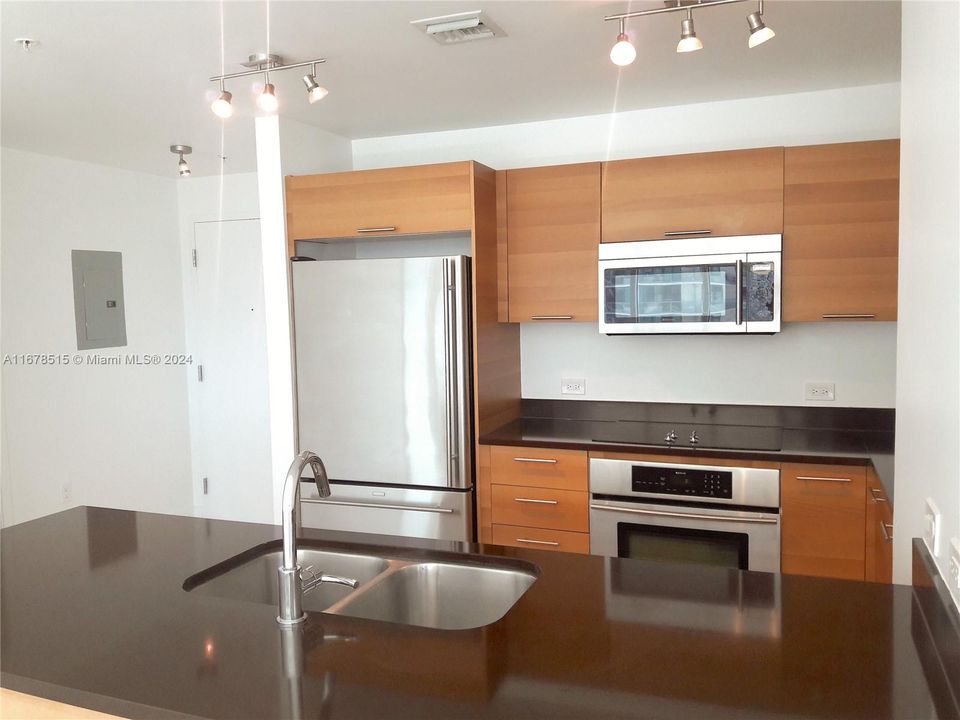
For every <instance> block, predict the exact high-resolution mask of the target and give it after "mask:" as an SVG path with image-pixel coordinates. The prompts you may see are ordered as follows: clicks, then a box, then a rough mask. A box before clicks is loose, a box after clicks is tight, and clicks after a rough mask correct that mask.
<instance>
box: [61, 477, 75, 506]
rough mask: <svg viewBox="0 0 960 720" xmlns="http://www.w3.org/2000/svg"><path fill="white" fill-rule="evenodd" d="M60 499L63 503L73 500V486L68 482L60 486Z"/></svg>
mask: <svg viewBox="0 0 960 720" xmlns="http://www.w3.org/2000/svg"><path fill="white" fill-rule="evenodd" d="M60 499H61V500H63V501H64V502H65V503H68V502H71V501H72V500H73V485H71V484H70V483H68V482H65V483H63V484H62V485H60Z"/></svg>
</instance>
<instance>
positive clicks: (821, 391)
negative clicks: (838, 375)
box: [803, 382, 837, 402]
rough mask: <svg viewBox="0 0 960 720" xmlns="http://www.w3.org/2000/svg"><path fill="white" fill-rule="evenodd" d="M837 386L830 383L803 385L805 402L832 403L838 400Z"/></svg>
mask: <svg viewBox="0 0 960 720" xmlns="http://www.w3.org/2000/svg"><path fill="white" fill-rule="evenodd" d="M835 390H836V385H834V384H833V383H828V382H808V383H804V385H803V399H804V400H819V401H821V402H830V401H832V400H836V399H837V395H836V392H835Z"/></svg>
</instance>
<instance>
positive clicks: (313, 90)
mask: <svg viewBox="0 0 960 720" xmlns="http://www.w3.org/2000/svg"><path fill="white" fill-rule="evenodd" d="M303 84H304V85H305V86H306V88H307V101H308V102H309V103H310V104H311V105H313V104H314V103H315V102H317V101H318V100H323V99H324V98H325V97H326V96H327V95H329V94H330V93H329V91H328V90H327V89H326V88H325V87H321V85H320V83H318V82H317V66H316V65H314V66H313V72H311V73H309V74H307V75H304V76H303Z"/></svg>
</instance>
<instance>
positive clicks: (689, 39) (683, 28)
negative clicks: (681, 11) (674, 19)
mask: <svg viewBox="0 0 960 720" xmlns="http://www.w3.org/2000/svg"><path fill="white" fill-rule="evenodd" d="M695 50H703V43H702V42H700V38H698V37H697V31H696V30H695V29H694V27H693V11H692V10H689V9H688V10H687V16H686V17H685V18H684V19H683V20H681V21H680V42H678V43H677V52H678V53H686V52H693V51H695Z"/></svg>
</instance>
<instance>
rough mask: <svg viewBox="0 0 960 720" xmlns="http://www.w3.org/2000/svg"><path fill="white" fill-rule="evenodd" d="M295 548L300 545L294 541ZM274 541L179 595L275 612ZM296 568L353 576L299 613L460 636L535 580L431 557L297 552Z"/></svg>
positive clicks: (487, 564)
mask: <svg viewBox="0 0 960 720" xmlns="http://www.w3.org/2000/svg"><path fill="white" fill-rule="evenodd" d="M301 542H302V541H301ZM281 554H282V553H281V551H280V548H279V544H278V543H268V544H266V545H262V546H258V547H256V548H252V549H251V550H248V551H247V552H245V553H242V554H240V555H238V556H237V557H235V558H232V559H230V560H226V561H224V562H222V563H220V564H218V565H215V566H213V567H211V568H208V569H207V570H204V571H202V572H200V573H197V574H196V575H193V576H191V577H190V578H188V579H187V580H186V582H184V584H183V588H184V590H188V591H190V592H196V593H200V594H205V595H215V596H218V597H226V598H233V599H237V600H245V601H248V602H257V603H264V604H267V605H273V606H274V607H276V606H277V604H278V600H279V590H278V586H277V568H278V567H279V566H280V564H281ZM297 559H298V562H299V564H300V567H301V569H302V570H304V571H306V570H307V568H310V567H311V566H312V567H313V569H314V570H316V571H318V572H323V573H326V574H329V575H341V576H343V577H349V578H354V579H356V580H357V581H359V583H360V585H359V586H358V587H357V588H356V589H351V588H348V587H344V586H341V585H334V584H327V583H324V584H321V585H319V586H318V587H316V588H315V589H314V590H312V591H310V592H308V593H305V594H304V596H303V609H304V610H306V611H307V612H326V613H331V614H334V615H345V616H349V617H357V618H366V619H369V620H381V621H384V622H392V623H402V624H405V625H419V626H421V627H428V628H437V629H441V630H466V629H470V628H477V627H483V626H484V625H489V624H491V623H494V622H496V621H497V620H499V619H500V618H502V617H503V616H504V615H505V614H506V613H507V612H508V611H509V610H510V608H512V607H513V606H514V605H515V604H516V602H517V601H518V600H519V599H520V598H521V597H522V596H523V594H524V593H525V592H526V591H527V590H528V589H529V588H530V586H531V585H533V583H534V582H535V581H536V579H537V576H538V574H539V570H538V568H537V567H536V566H535V565H533V564H531V563H527V562H524V561H521V560H513V559H503V558H497V559H492V558H489V557H486V556H482V555H454V554H452V553H436V554H435V555H431V556H428V557H426V558H422V557H421V558H417V559H411V558H404V557H402V556H396V557H395V556H392V554H386V553H385V554H380V553H379V552H378V553H377V554H363V553H355V552H350V551H339V550H333V549H330V548H328V547H324V548H318V547H310V546H309V545H307V546H305V547H304V546H301V547H300V548H299V549H298V551H297Z"/></svg>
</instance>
